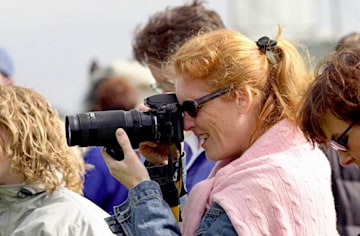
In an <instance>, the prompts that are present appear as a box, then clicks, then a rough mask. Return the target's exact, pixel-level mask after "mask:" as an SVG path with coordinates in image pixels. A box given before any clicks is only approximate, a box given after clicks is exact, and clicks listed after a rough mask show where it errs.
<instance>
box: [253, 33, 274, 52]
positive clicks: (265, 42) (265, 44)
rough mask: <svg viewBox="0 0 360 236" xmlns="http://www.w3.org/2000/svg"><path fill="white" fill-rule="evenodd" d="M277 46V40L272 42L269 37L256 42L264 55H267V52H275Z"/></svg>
mask: <svg viewBox="0 0 360 236" xmlns="http://www.w3.org/2000/svg"><path fill="white" fill-rule="evenodd" d="M276 44H277V42H276V41H275V40H272V39H270V38H269V37H267V36H263V37H261V38H259V39H258V41H256V45H257V46H258V47H259V49H260V50H261V51H263V52H264V53H266V51H271V52H272V51H274V48H275V46H276Z"/></svg>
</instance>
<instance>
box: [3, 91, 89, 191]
mask: <svg viewBox="0 0 360 236" xmlns="http://www.w3.org/2000/svg"><path fill="white" fill-rule="evenodd" d="M64 127H65V126H64V124H63V121H62V120H61V119H60V118H59V115H58V113H57V111H56V110H55V109H53V108H52V107H51V105H50V103H49V102H48V100H47V99H46V98H45V97H43V96H42V95H40V94H39V93H37V92H36V91H34V90H33V89H30V88H25V87H21V86H15V85H11V86H0V134H1V135H0V139H2V140H0V142H2V143H4V145H1V146H2V147H1V148H0V152H1V155H0V158H9V159H11V171H13V173H15V174H16V175H18V176H21V177H22V178H23V179H24V181H25V182H26V183H27V184H41V185H43V186H44V188H45V190H46V191H47V192H53V191H55V190H56V189H57V188H58V187H59V186H60V185H62V184H65V186H66V187H67V188H69V189H70V190H73V191H74V192H77V193H82V187H83V177H84V174H85V163H84V160H83V158H82V156H81V153H80V151H79V150H78V149H77V148H75V147H68V145H67V143H66V138H65V128H64Z"/></svg>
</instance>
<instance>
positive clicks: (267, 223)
mask: <svg viewBox="0 0 360 236" xmlns="http://www.w3.org/2000/svg"><path fill="white" fill-rule="evenodd" d="M228 162H229V161H220V162H219V163H217V165H216V166H215V168H214V170H213V171H212V173H211V174H210V176H209V178H208V179H207V180H204V181H202V182H200V183H199V184H197V185H196V186H195V187H194V188H193V190H192V191H191V194H190V196H189V199H188V200H187V202H186V205H185V209H184V212H183V220H184V222H183V224H182V231H183V234H184V235H194V233H195V230H196V229H197V227H198V226H199V224H200V221H201V218H202V216H203V214H204V213H205V212H206V210H208V209H209V207H211V205H212V204H213V203H214V202H216V203H218V204H219V205H220V206H221V207H222V208H223V209H224V210H225V211H226V214H227V215H228V216H229V218H230V220H231V223H232V225H233V226H234V228H235V230H236V232H237V233H238V234H239V235H246V236H247V235H256V236H258V235H276V236H281V235H296V236H297V235H307V236H308V235H314V236H315V235H316V236H318V235H338V232H337V231H336V213H335V207H334V199H333V195H332V191H331V184H330V166H329V163H328V161H327V159H326V157H325V156H324V154H323V153H322V152H321V151H320V150H319V149H318V148H315V149H314V148H313V147H312V146H311V145H310V144H309V143H307V142H306V140H305V138H304V137H303V135H302V133H301V132H300V131H299V130H298V129H297V128H296V127H295V126H294V125H293V124H292V123H291V122H289V121H288V120H283V121H281V122H279V123H278V124H276V125H274V126H273V127H272V128H271V129H269V130H268V131H267V132H266V133H265V134H264V135H262V136H261V137H260V138H259V139H258V140H257V141H256V142H255V143H254V144H253V145H252V146H251V147H250V148H249V149H248V150H247V151H246V152H245V153H244V154H243V155H242V156H241V157H240V158H237V159H235V160H234V161H232V162H230V163H228Z"/></svg>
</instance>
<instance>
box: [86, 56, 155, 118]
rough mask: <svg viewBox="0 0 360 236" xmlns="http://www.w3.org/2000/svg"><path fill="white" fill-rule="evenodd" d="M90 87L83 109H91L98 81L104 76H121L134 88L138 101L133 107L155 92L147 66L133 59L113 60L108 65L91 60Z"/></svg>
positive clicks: (153, 80) (152, 79) (153, 81)
mask: <svg viewBox="0 0 360 236" xmlns="http://www.w3.org/2000/svg"><path fill="white" fill-rule="evenodd" d="M89 73H90V76H89V78H90V87H89V89H88V91H87V94H86V96H85V101H84V103H85V105H84V107H85V109H84V111H86V112H87V111H91V110H93V104H94V102H95V92H94V91H95V90H96V89H97V86H98V84H99V82H100V81H101V80H102V79H104V78H106V77H121V78H123V79H125V80H126V81H127V82H128V83H130V84H131V86H133V87H135V88H136V91H137V92H136V93H137V96H138V101H137V102H136V106H135V108H137V107H138V106H139V105H141V104H142V103H143V101H144V99H145V98H147V97H149V96H151V95H154V94H156V92H155V91H154V89H153V84H154V83H155V79H154V77H153V76H152V74H151V72H150V70H149V69H148V68H145V67H143V66H142V65H141V64H140V63H139V62H137V61H133V60H113V61H112V62H111V63H109V64H108V65H101V64H100V63H99V62H98V61H96V60H93V61H92V63H91V66H90V68H89Z"/></svg>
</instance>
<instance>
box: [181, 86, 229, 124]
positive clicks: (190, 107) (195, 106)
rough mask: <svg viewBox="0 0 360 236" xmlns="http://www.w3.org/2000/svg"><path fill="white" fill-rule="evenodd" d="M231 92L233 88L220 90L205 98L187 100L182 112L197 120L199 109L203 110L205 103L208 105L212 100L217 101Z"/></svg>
mask: <svg viewBox="0 0 360 236" xmlns="http://www.w3.org/2000/svg"><path fill="white" fill-rule="evenodd" d="M230 90H231V88H226V89H220V90H217V91H215V92H212V93H209V94H207V95H205V96H203V97H200V98H198V99H195V100H186V101H184V102H183V104H182V105H181V107H182V111H183V112H186V113H188V114H189V115H190V116H191V117H193V118H195V117H196V115H197V113H198V111H199V109H200V108H201V106H202V105H203V104H204V103H206V102H208V101H210V100H212V99H215V98H217V97H219V96H221V95H224V94H226V93H227V92H229V91H230Z"/></svg>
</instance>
